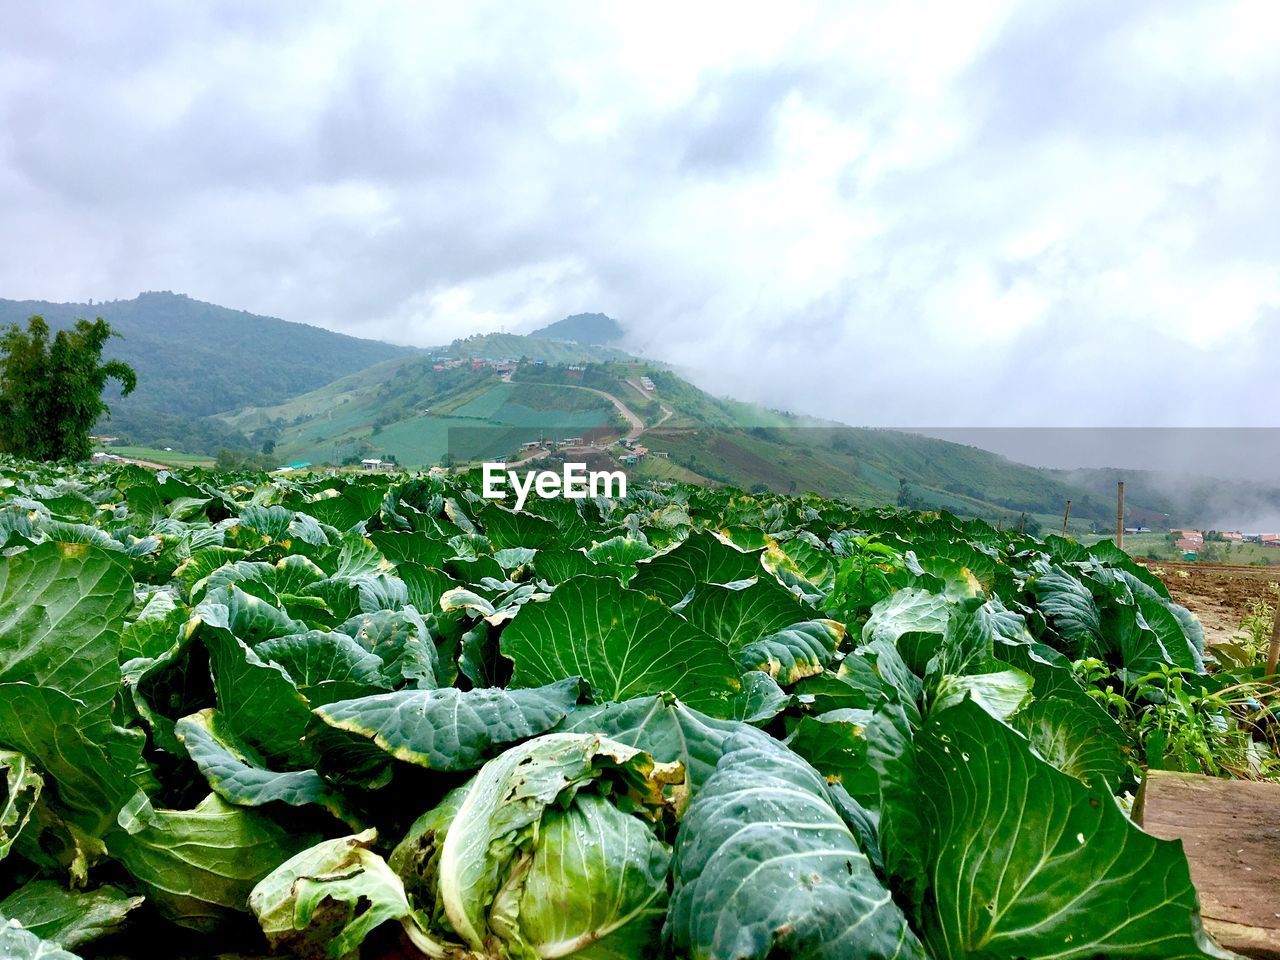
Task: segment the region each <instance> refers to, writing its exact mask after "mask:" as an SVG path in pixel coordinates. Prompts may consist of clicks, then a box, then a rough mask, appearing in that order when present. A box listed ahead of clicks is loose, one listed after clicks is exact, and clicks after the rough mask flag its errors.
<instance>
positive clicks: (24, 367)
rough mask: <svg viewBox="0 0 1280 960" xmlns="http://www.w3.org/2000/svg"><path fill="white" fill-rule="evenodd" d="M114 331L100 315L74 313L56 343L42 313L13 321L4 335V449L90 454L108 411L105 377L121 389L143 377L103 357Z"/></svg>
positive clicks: (0, 340) (46, 456)
mask: <svg viewBox="0 0 1280 960" xmlns="http://www.w3.org/2000/svg"><path fill="white" fill-rule="evenodd" d="M112 336H113V332H112V329H111V326H110V324H108V323H107V322H106V321H105V320H103V319H102V318H101V317H99V318H98V319H96V320H94V321H93V322H90V321H88V320H77V321H76V322H75V326H74V327H72V328H71V329H69V330H59V331H58V332H57V334H56V335H55V336H54V338H53V341H52V343H51V342H50V340H49V325H48V324H47V323H45V321H44V318H43V317H39V316H36V317H32V318H31V319H30V320H28V321H27V329H26V330H23V329H22V328H21V327H20V326H18V325H17V324H16V323H15V324H11V325H10V326H9V327H8V329H7V330H6V331H5V333H4V335H3V336H2V337H0V353H2V354H3V356H0V451H3V452H5V453H10V454H14V455H17V456H22V457H27V458H29V459H32V460H86V459H88V457H89V454H90V453H91V452H92V451H93V445H92V443H91V442H90V441H89V433H90V431H92V429H93V425H94V424H95V423H96V422H97V421H98V418H99V417H101V416H102V415H103V414H105V413H107V412H109V411H108V408H107V405H106V403H104V402H103V400H102V390H103V388H104V387H105V386H106V385H107V381H108V380H117V381H119V382H120V387H121V390H122V392H123V395H124V396H128V395H129V394H130V393H132V392H133V389H134V387H136V386H137V385H138V376H137V374H136V373H134V372H133V368H132V367H130V366H129V365H128V364H126V363H123V362H122V361H119V360H108V361H107V362H106V363H103V362H102V350H103V347H105V346H106V344H107V341H108V340H109V339H110V338H111V337H112Z"/></svg>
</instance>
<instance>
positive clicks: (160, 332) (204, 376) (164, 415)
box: [0, 292, 415, 452]
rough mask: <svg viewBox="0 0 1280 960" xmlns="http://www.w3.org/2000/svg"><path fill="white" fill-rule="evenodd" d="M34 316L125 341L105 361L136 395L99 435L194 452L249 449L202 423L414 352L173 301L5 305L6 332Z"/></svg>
mask: <svg viewBox="0 0 1280 960" xmlns="http://www.w3.org/2000/svg"><path fill="white" fill-rule="evenodd" d="M33 315H40V316H43V317H44V318H45V320H47V321H48V322H49V325H50V326H51V327H52V328H54V329H55V330H57V329H61V328H64V327H69V326H71V325H72V324H73V323H74V322H75V321H76V320H77V319H78V318H81V317H84V318H87V319H92V318H94V317H102V318H103V319H104V320H106V321H107V322H109V323H110V324H111V327H112V329H113V330H115V331H116V332H117V333H119V334H120V335H121V337H122V339H118V340H113V341H112V342H111V343H110V344H109V345H108V347H107V350H106V355H107V356H108V357H111V358H114V359H119V360H123V361H125V362H126V363H128V364H129V365H130V366H132V367H133V368H134V370H136V371H137V372H138V388H137V390H135V391H134V393H133V394H132V395H131V396H129V397H125V398H120V397H119V396H118V395H117V396H115V397H114V398H113V397H110V396H109V397H108V402H109V403H110V404H111V410H112V417H111V420H110V421H107V422H104V423H103V424H102V425H101V426H100V428H99V429H100V430H103V431H109V432H111V433H116V434H121V435H129V436H130V438H131V439H133V440H135V441H137V442H141V443H159V442H161V441H167V442H168V443H169V444H171V445H173V446H181V447H183V448H186V449H191V450H194V451H196V452H215V451H216V449H217V446H219V445H237V444H243V443H245V442H247V441H246V439H245V438H244V437H242V436H240V437H237V436H235V435H230V434H226V433H225V431H224V429H223V427H222V425H221V424H219V423H218V422H216V421H215V422H210V421H203V422H202V421H200V419H199V418H202V417H207V416H209V415H211V414H215V413H221V412H224V411H228V410H235V409H238V408H240V407H243V406H245V405H246V404H250V403H252V404H257V405H264V404H272V403H279V402H280V401H282V400H285V399H287V398H289V397H292V396H296V395H297V394H299V393H304V392H306V391H308V390H314V389H315V388H317V387H320V386H323V385H324V384H326V383H329V382H331V381H333V380H334V379H336V378H338V377H341V376H343V375H344V374H348V373H352V372H354V371H356V370H360V369H362V368H364V367H368V366H370V365H372V364H375V363H379V362H382V361H385V360H389V359H392V358H394V357H402V356H407V355H411V354H412V353H414V352H415V351H414V350H412V349H411V348H408V347H398V346H393V345H392V344H389V343H382V342H380V341H376V340H362V339H359V338H357V337H348V336H345V335H343V334H340V333H334V332H332V331H330V330H322V329H320V328H319V327H313V326H309V325H307V324H305V323H292V322H289V321H285V320H278V319H276V318H274V317H263V316H258V315H255V314H252V313H248V312H246V311H243V310H231V309H228V308H227V307H220V306H216V305H215V304H212V303H204V302H202V301H200V300H193V299H192V298H190V297H187V296H183V295H182V294H174V293H167V292H164V293H142V294H139V295H138V296H137V297H135V298H134V299H132V300H112V301H106V302H102V303H50V302H47V301H40V300H0V325H3V324H8V323H23V322H25V321H26V320H27V318H29V317H31V316H33ZM210 446H212V447H213V449H212V450H210V449H209V447H210Z"/></svg>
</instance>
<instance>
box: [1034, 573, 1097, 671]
mask: <svg viewBox="0 0 1280 960" xmlns="http://www.w3.org/2000/svg"><path fill="white" fill-rule="evenodd" d="M1027 589H1028V590H1030V591H1031V593H1032V594H1033V595H1034V596H1035V598H1036V603H1037V604H1038V605H1039V607H1040V610H1041V611H1042V612H1043V613H1044V615H1045V617H1046V618H1047V619H1048V620H1049V623H1050V624H1051V625H1052V626H1053V628H1054V629H1055V630H1057V632H1058V635H1059V636H1061V637H1062V639H1063V640H1065V641H1067V644H1068V649H1067V650H1066V651H1065V652H1066V653H1067V655H1068V656H1070V657H1073V658H1078V657H1084V656H1097V655H1098V652H1099V649H1100V647H1099V645H1100V644H1101V642H1102V622H1101V618H1100V616H1099V613H1098V605H1097V604H1096V603H1094V600H1093V594H1092V592H1090V590H1089V588H1088V587H1086V586H1085V585H1084V584H1083V583H1081V582H1080V580H1079V578H1077V577H1074V576H1072V575H1071V574H1070V573H1068V572H1067V571H1066V570H1064V569H1063V568H1062V567H1059V566H1051V567H1046V568H1044V569H1043V570H1041V571H1039V572H1037V574H1036V575H1035V576H1034V577H1032V578H1031V579H1030V580H1028V581H1027Z"/></svg>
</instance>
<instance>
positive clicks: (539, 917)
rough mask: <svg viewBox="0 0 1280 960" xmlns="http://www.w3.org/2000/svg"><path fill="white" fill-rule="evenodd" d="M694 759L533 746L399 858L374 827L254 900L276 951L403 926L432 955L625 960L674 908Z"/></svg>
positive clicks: (313, 948)
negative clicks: (676, 835) (673, 837)
mask: <svg viewBox="0 0 1280 960" xmlns="http://www.w3.org/2000/svg"><path fill="white" fill-rule="evenodd" d="M683 779H684V772H683V767H682V766H681V765H680V764H679V763H672V764H659V763H655V762H654V760H653V759H652V757H650V756H649V755H648V754H647V753H643V752H642V751H640V750H637V749H635V748H634V747H629V746H626V745H625V744H621V743H618V742H616V741H613V740H609V739H608V738H606V737H602V736H599V735H594V734H580V733H556V734H547V735H546V736H542V737H537V738H535V739H532V740H528V741H526V742H524V743H522V744H521V745H519V746H517V747H513V748H511V749H510V750H507V751H506V752H505V753H503V754H502V755H500V756H499V757H497V758H495V759H494V760H491V761H489V763H487V764H486V765H485V766H484V767H483V768H482V769H481V770H480V772H479V773H478V774H476V776H475V777H473V778H472V779H471V781H469V782H468V783H467V784H465V785H464V786H462V787H459V788H458V789H456V790H453V791H452V792H450V793H449V794H447V795H446V796H445V798H444V799H443V800H442V801H441V802H440V803H439V804H438V805H437V806H435V807H434V808H432V809H431V810H429V811H427V812H426V813H425V814H423V815H422V816H421V817H420V818H419V819H418V820H417V822H415V823H414V825H413V827H412V828H411V829H410V830H409V832H408V833H407V834H406V836H405V837H404V839H403V840H402V841H401V842H400V844H399V846H397V847H396V849H395V851H394V852H393V853H392V855H391V857H390V861H389V865H388V863H387V862H384V861H383V860H382V858H381V857H379V856H377V854H375V853H373V852H372V851H371V850H370V849H369V846H370V845H371V843H372V841H373V839H374V837H373V836H372V832H371V831H370V832H366V833H365V834H363V835H360V836H356V837H349V838H347V839H345V840H338V841H326V842H325V843H322V844H319V845H318V846H316V847H313V848H311V849H310V850H308V851H305V852H304V853H302V854H299V855H298V856H296V857H294V858H293V859H291V860H289V861H287V862H285V863H284V864H282V865H281V866H280V867H279V868H278V869H277V870H276V871H274V872H273V873H272V874H271V875H270V876H268V877H267V878H266V879H264V880H263V881H262V882H261V883H260V884H259V885H258V887H257V888H256V889H255V890H254V892H253V895H252V896H251V897H250V905H251V907H252V908H253V910H254V912H255V913H256V914H257V915H258V919H259V922H260V923H261V924H262V927H263V929H264V931H265V932H266V933H267V935H268V938H269V939H270V940H271V941H272V943H273V945H274V946H277V947H287V948H289V949H290V950H291V951H292V952H294V953H295V954H297V955H302V956H310V955H316V956H325V955H328V956H336V957H346V956H350V955H354V953H355V952H356V951H357V950H358V948H359V945H360V943H361V942H362V941H363V939H364V938H365V936H366V935H367V934H368V933H369V932H370V931H372V930H373V928H374V927H376V926H377V925H378V924H379V923H381V922H383V921H385V920H392V919H399V920H400V922H401V924H402V925H403V927H404V930H405V932H406V934H407V936H408V939H409V940H410V941H411V942H412V943H413V944H414V946H416V947H417V948H418V949H419V950H421V951H422V952H423V953H424V954H426V955H427V956H429V957H437V958H446V957H447V958H474V960H480V958H495V960H496V958H528V960H536V958H546V960H549V958H554V957H569V956H573V957H577V958H582V960H589V958H610V960H626V958H638V957H641V956H645V955H647V954H648V953H649V952H651V951H652V948H653V946H654V945H655V944H656V943H658V942H659V940H660V936H661V928H662V923H663V919H664V917H665V916H666V910H667V899H668V889H667V875H668V871H669V867H670V863H671V847H670V845H669V844H668V843H667V842H666V840H665V835H666V834H667V833H668V832H669V831H670V827H671V825H672V824H671V819H672V818H671V817H670V816H669V813H670V811H671V810H672V807H673V805H674V804H675V802H676V799H677V798H678V797H679V795H680V791H681V789H682V786H683Z"/></svg>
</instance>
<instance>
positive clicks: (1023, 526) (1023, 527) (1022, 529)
mask: <svg viewBox="0 0 1280 960" xmlns="http://www.w3.org/2000/svg"><path fill="white" fill-rule="evenodd" d="M1018 532H1019V533H1026V532H1027V511H1025V510H1023V511H1022V516H1021V517H1019V518H1018Z"/></svg>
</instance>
